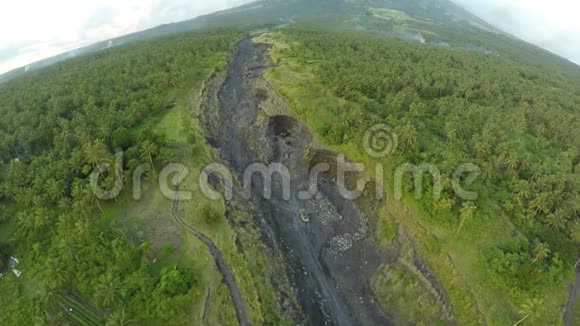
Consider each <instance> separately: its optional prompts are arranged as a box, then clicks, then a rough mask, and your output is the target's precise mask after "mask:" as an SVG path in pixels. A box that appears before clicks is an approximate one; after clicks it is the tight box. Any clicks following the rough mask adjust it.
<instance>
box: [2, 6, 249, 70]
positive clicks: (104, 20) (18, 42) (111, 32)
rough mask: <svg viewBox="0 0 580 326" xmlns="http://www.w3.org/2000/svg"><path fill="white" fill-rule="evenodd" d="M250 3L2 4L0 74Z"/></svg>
mask: <svg viewBox="0 0 580 326" xmlns="http://www.w3.org/2000/svg"><path fill="white" fill-rule="evenodd" d="M251 1H252V0H213V1H212V0H193V1H191V0H123V1H119V0H98V1H78V0H52V1H38V0H18V1H14V0H6V1H3V3H2V4H1V5H0V6H1V9H0V30H1V31H2V33H0V74H1V73H4V72H7V71H9V70H12V69H14V68H18V67H22V66H25V65H27V64H30V63H32V62H35V61H38V60H42V59H44V58H48V57H51V56H54V55H57V54H60V53H62V52H66V51H69V50H72V49H75V48H79V47H82V46H85V45H88V44H91V43H95V42H99V41H103V40H107V39H110V38H114V37H117V36H121V35H125V34H129V33H133V32H137V31H140V30H143V29H147V28H151V27H154V26H157V25H160V24H166V23H172V22H178V21H183V20H186V19H191V18H194V17H196V16H199V15H203V14H207V13H210V12H213V11H217V10H222V9H226V8H229V7H233V6H235V5H240V4H243V3H248V2H251ZM6 31H9V32H6ZM22 44H26V45H28V46H27V47H22ZM15 49H17V50H15ZM15 52H16V53H17V54H15Z"/></svg>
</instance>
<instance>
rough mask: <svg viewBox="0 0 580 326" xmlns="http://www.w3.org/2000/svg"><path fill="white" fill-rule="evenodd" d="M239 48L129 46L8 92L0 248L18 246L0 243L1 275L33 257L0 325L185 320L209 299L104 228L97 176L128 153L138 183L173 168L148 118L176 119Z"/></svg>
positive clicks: (184, 276) (5, 288)
mask: <svg viewBox="0 0 580 326" xmlns="http://www.w3.org/2000/svg"><path fill="white" fill-rule="evenodd" d="M235 39H236V34H233V33H226V32H223V33H189V34H185V35H179V36H174V37H170V38H165V39H162V40H155V41H150V42H144V43H139V44H136V45H128V46H124V47H120V48H116V49H111V50H105V51H100V52H97V53H94V54H90V55H86V56H84V57H80V58H77V59H74V60H70V61H67V62H66V63H62V64H58V65H55V66H52V67H50V68H48V69H44V70H41V71H39V72H38V73H35V74H34V75H30V76H26V77H23V78H20V79H17V80H15V81H13V82H11V83H8V84H3V85H2V86H1V87H0V114H1V115H2V119H1V121H0V144H1V145H0V180H1V188H0V189H1V190H0V205H1V211H0V230H1V231H0V235H1V237H0V238H1V239H2V241H9V242H10V244H11V246H8V244H7V243H0V248H1V249H0V259H1V261H0V270H1V272H8V271H7V270H6V271H4V267H5V266H6V258H7V257H9V256H10V255H11V254H13V255H20V254H25V255H26V257H21V258H25V259H22V260H23V262H22V264H21V265H19V266H18V268H19V269H25V273H24V274H23V276H22V277H23V278H24V279H25V280H26V283H25V284H27V285H26V287H23V286H22V285H19V284H18V283H16V282H4V280H2V281H0V287H1V288H2V290H1V291H0V292H2V295H1V296H0V305H1V306H2V311H3V313H2V314H1V317H0V324H3V325H23V324H30V323H32V322H36V323H39V324H44V323H47V322H48V323H50V324H63V323H65V322H67V323H72V324H87V323H88V324H94V322H97V323H100V321H101V320H102V317H103V314H105V313H106V314H107V316H108V317H107V318H108V320H109V321H111V322H112V323H117V324H118V323H119V322H123V321H126V320H129V319H132V320H134V321H135V320H149V321H155V320H159V321H162V320H168V319H172V320H174V321H179V320H181V319H182V318H183V316H184V314H187V312H188V310H189V308H188V307H189V302H190V301H191V300H192V298H193V297H196V296H200V295H201V293H200V290H199V281H200V280H199V277H198V276H196V275H197V274H196V273H192V272H191V271H190V270H188V269H187V268H188V267H184V266H175V267H174V268H171V267H170V268H167V269H165V270H163V271H161V272H159V271H155V270H154V265H152V263H151V259H150V257H149V258H148V257H146V255H147V254H148V252H149V250H148V246H149V245H148V244H147V243H142V244H139V243H134V242H131V241H129V239H127V237H126V235H125V234H124V233H122V232H120V230H119V228H118V226H117V225H116V222H115V221H111V220H108V219H107V218H106V217H105V218H103V216H106V215H103V204H102V203H101V202H100V200H99V199H97V198H96V197H95V195H94V193H93V192H92V191H91V190H90V189H89V178H88V177H89V174H90V173H91V172H92V171H93V169H94V168H95V167H96V165H97V164H99V163H105V162H108V161H111V162H112V161H113V160H114V150H115V149H116V148H122V149H123V150H125V160H124V162H125V166H124V169H125V171H127V173H128V176H131V174H130V173H132V172H131V171H132V169H135V168H136V167H137V166H139V165H140V164H142V163H147V164H149V162H151V164H153V160H155V161H159V162H163V161H169V160H172V158H173V157H174V156H175V153H174V151H172V150H169V149H167V148H166V147H167V146H166V141H165V139H164V137H162V135H158V134H156V133H155V132H153V131H152V128H151V127H149V126H146V125H145V126H143V121H144V118H145V117H149V116H151V115H155V114H158V113H159V112H163V111H164V110H168V108H170V107H171V106H172V105H175V104H174V102H175V101H176V100H177V99H176V98H177V97H178V96H183V94H184V92H189V91H190V90H191V88H192V87H193V86H194V85H195V84H196V83H199V81H201V80H203V79H204V78H205V77H206V75H207V74H208V73H209V72H210V71H211V70H212V69H214V68H216V67H218V66H220V65H223V63H224V60H225V58H226V57H227V56H228V55H229V53H230V51H231V45H232V42H233V41H234V40H235ZM151 159H153V160H151ZM109 181H110V182H114V175H113V174H112V173H111V174H110V175H108V177H107V181H106V182H109ZM130 181H131V178H130V177H129V178H125V182H130ZM121 303H122V304H121ZM63 307H66V308H65V309H62V308H63ZM68 307H71V309H75V311H76V310H78V311H79V314H69V313H66V312H65V311H66V310H68V309H69V308H68ZM95 309H99V311H100V312H95V311H96V310H95ZM71 311H72V310H71ZM71 316H72V317H71ZM70 318H73V320H71V319H70Z"/></svg>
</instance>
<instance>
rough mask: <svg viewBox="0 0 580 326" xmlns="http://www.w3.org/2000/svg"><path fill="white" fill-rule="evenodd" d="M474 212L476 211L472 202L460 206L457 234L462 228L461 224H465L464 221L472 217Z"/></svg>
mask: <svg viewBox="0 0 580 326" xmlns="http://www.w3.org/2000/svg"><path fill="white" fill-rule="evenodd" d="M476 210H477V206H475V204H473V202H471V201H467V202H464V203H463V205H461V210H460V217H461V224H460V225H459V229H457V233H459V232H460V231H461V229H462V228H463V224H464V223H465V220H467V219H468V218H471V217H473V215H474V214H475V211H476Z"/></svg>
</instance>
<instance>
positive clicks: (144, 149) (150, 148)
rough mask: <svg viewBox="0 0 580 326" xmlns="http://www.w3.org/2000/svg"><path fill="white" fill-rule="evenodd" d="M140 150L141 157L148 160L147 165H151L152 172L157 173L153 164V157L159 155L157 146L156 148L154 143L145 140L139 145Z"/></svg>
mask: <svg viewBox="0 0 580 326" xmlns="http://www.w3.org/2000/svg"><path fill="white" fill-rule="evenodd" d="M140 149H141V156H142V157H143V158H148V159H149V163H151V168H152V169H153V172H154V173H157V171H156V170H155V164H153V157H155V156H157V155H158V154H159V146H157V145H156V144H155V143H153V142H151V141H148V140H146V141H144V142H143V143H142V144H141V148H140Z"/></svg>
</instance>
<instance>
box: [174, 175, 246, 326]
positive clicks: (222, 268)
mask: <svg viewBox="0 0 580 326" xmlns="http://www.w3.org/2000/svg"><path fill="white" fill-rule="evenodd" d="M182 172H183V170H182V171H181V172H180V173H179V174H181V173H182ZM171 215H172V216H173V218H174V220H175V221H176V222H177V224H178V225H179V226H180V227H182V228H183V229H184V230H186V231H187V232H188V233H190V234H192V235H194V236H195V237H196V238H198V239H199V241H201V242H203V244H205V245H206V247H207V248H208V249H209V252H210V254H211V255H212V257H213V258H214V260H215V264H216V266H217V269H218V271H219V272H220V273H221V274H222V276H223V279H224V282H225V283H226V285H227V287H228V289H229V291H230V296H231V297H232V301H233V303H234V309H235V311H236V316H237V318H238V322H239V324H240V325H242V326H247V325H250V319H249V317H248V311H247V309H246V305H245V303H244V299H243V297H242V292H241V291H240V288H239V286H238V283H237V281H236V277H235V275H234V273H233V272H232V270H231V269H230V268H229V267H228V264H227V262H226V260H225V258H224V256H223V254H222V253H221V251H220V250H219V249H218V247H217V246H216V245H215V243H214V242H213V241H212V240H211V239H210V238H209V237H208V236H206V235H205V234H203V233H202V232H200V231H198V230H196V229H194V228H193V227H191V226H189V225H187V224H186V223H185V222H183V220H182V219H181V217H180V216H179V191H178V188H177V189H176V195H175V199H174V200H173V205H172V207H171Z"/></svg>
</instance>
